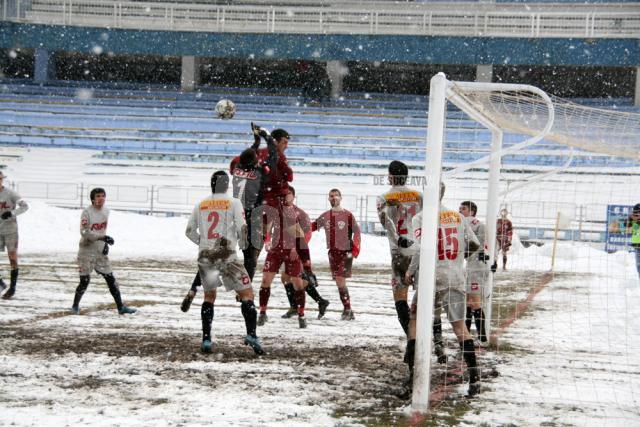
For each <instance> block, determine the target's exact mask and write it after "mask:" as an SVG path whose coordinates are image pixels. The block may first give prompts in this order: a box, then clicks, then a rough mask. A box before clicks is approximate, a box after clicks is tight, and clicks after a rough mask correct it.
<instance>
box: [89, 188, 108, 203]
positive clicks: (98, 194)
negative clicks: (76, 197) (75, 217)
mask: <svg viewBox="0 0 640 427" xmlns="http://www.w3.org/2000/svg"><path fill="white" fill-rule="evenodd" d="M106 197H107V192H106V191H104V188H100V187H96V188H94V189H93V190H91V192H90V193H89V199H90V200H91V204H92V205H93V206H96V207H102V205H104V199H105V198H106Z"/></svg>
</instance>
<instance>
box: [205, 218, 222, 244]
mask: <svg viewBox="0 0 640 427" xmlns="http://www.w3.org/2000/svg"><path fill="white" fill-rule="evenodd" d="M207 222H210V223H211V225H210V226H209V230H208V232H207V238H208V239H209V240H211V239H217V238H218V237H220V234H219V233H215V232H214V230H215V229H216V226H217V225H218V222H220V214H218V212H216V211H211V212H209V216H208V217H207Z"/></svg>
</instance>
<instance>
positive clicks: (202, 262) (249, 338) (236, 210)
mask: <svg viewBox="0 0 640 427" xmlns="http://www.w3.org/2000/svg"><path fill="white" fill-rule="evenodd" d="M228 188H229V175H227V173H226V172H224V171H217V172H215V173H214V174H213V175H212V176H211V191H212V194H211V196H209V197H207V198H206V199H204V200H202V201H201V202H200V203H198V204H197V205H195V207H194V208H193V212H192V213H191V217H190V218H189V222H188V224H187V229H186V231H185V234H186V235H187V237H188V238H189V239H190V240H191V241H192V242H193V243H195V244H196V245H198V248H199V251H198V269H199V273H200V280H201V282H202V286H203V288H204V301H203V303H202V308H201V310H200V316H201V318H202V346H201V349H202V351H203V352H205V353H210V352H211V348H212V346H213V344H212V340H211V324H212V322H213V304H214V303H215V300H216V295H217V289H218V288H219V287H220V286H223V285H224V287H225V289H226V290H228V291H231V290H233V291H236V293H237V294H238V297H239V299H240V301H241V310H242V316H243V317H244V321H245V325H246V329H247V335H246V336H245V338H244V343H245V344H246V345H249V346H251V348H253V351H254V352H255V353H256V354H264V350H263V349H262V344H261V343H260V340H259V339H258V336H257V335H256V318H257V313H256V307H255V305H254V303H253V289H252V288H251V279H250V278H249V275H248V274H247V270H246V269H245V268H244V265H243V263H242V261H240V260H239V259H238V256H237V254H236V249H237V248H238V242H240V247H241V248H245V247H246V245H247V235H246V233H247V225H246V223H245V220H244V212H243V210H242V203H241V202H240V200H238V199H234V198H233V197H230V196H228V195H227V194H226V193H227V189H228Z"/></svg>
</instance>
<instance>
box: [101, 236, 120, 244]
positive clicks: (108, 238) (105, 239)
mask: <svg viewBox="0 0 640 427" xmlns="http://www.w3.org/2000/svg"><path fill="white" fill-rule="evenodd" d="M101 240H102V241H103V242H105V243H106V244H107V245H113V244H114V243H115V242H116V241H115V240H113V237H111V236H104V237H103V238H102V239H101Z"/></svg>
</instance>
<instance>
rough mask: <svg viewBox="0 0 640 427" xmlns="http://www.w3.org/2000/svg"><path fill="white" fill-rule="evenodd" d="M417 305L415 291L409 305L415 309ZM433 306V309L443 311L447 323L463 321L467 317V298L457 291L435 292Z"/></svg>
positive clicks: (416, 293)
mask: <svg viewBox="0 0 640 427" xmlns="http://www.w3.org/2000/svg"><path fill="white" fill-rule="evenodd" d="M417 304H418V291H417V290H416V292H415V293H414V294H413V300H412V301H411V305H413V306H414V307H415V306H417ZM434 305H435V307H438V306H441V307H442V308H443V309H444V310H445V312H446V313H447V318H448V319H449V322H456V321H458V320H463V319H464V318H465V316H466V315H467V298H466V296H465V294H464V292H462V291H461V290H459V289H452V288H449V289H444V290H442V291H436V295H435V299H434ZM412 311H413V310H412ZM434 313H435V311H434Z"/></svg>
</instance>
